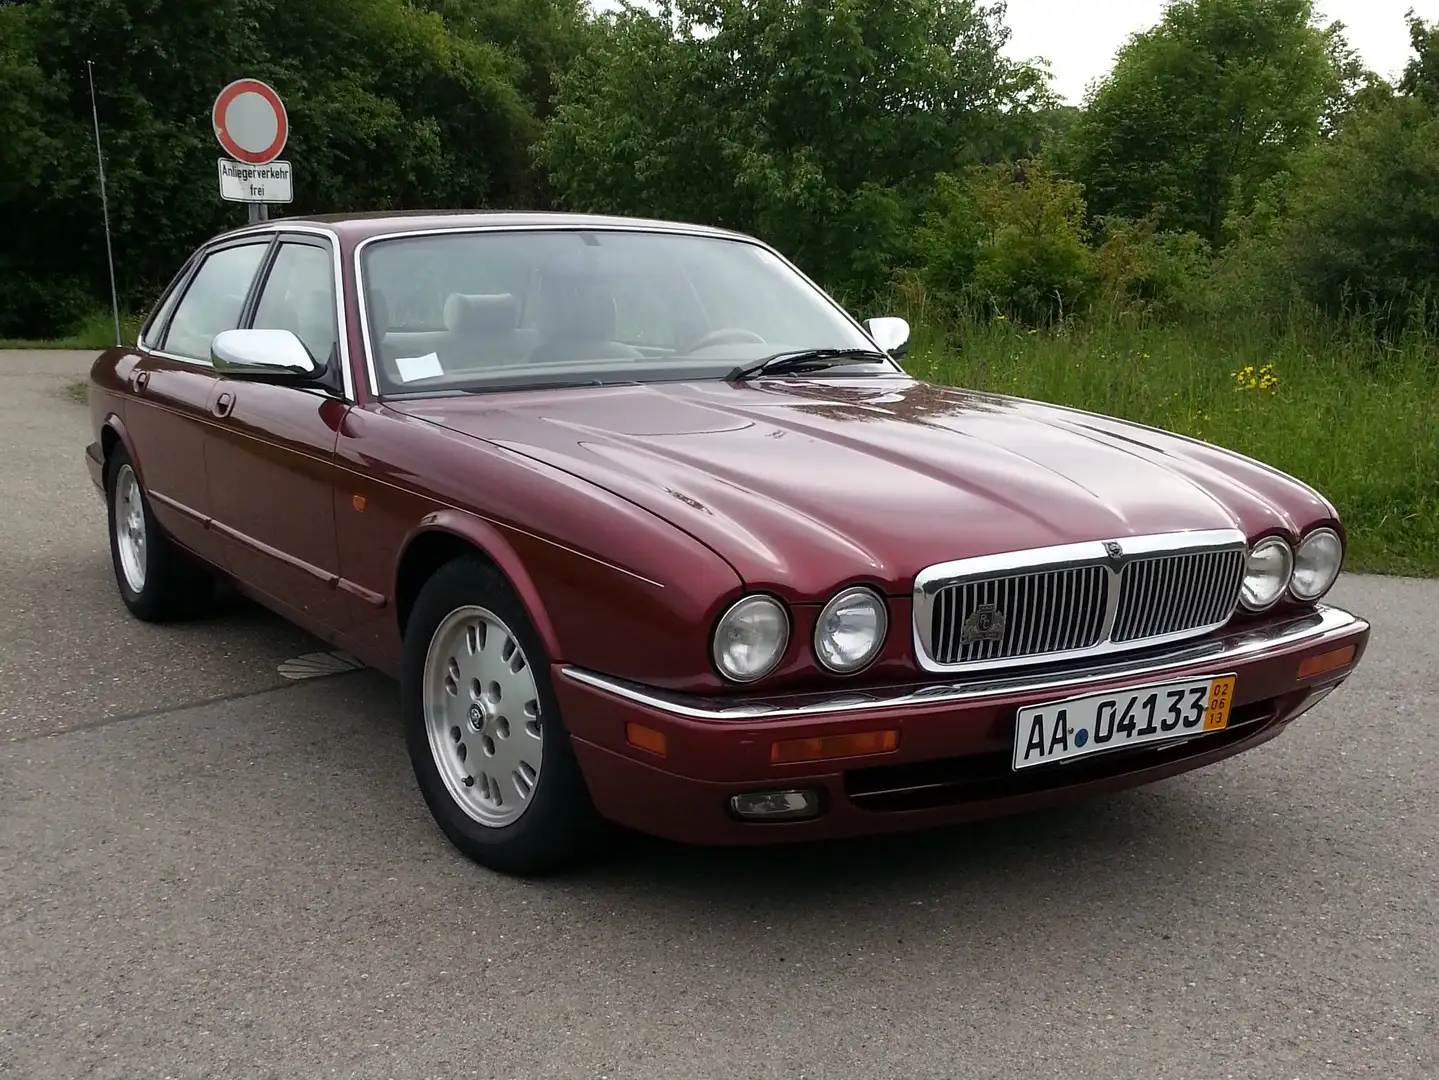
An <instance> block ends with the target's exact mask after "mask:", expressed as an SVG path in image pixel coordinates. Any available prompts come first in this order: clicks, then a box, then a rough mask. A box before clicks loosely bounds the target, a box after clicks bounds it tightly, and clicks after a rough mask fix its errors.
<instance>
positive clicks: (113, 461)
mask: <svg viewBox="0 0 1439 1080" xmlns="http://www.w3.org/2000/svg"><path fill="white" fill-rule="evenodd" d="M125 470H129V472H131V473H133V474H135V483H136V489H137V491H138V492H139V496H140V506H141V510H142V513H143V514H144V520H145V558H144V583H143V584H142V585H141V587H140V588H139V590H136V589H135V588H133V587H132V586H131V584H130V582H129V580H128V578H127V576H126V574H125V569H124V566H123V563H122V560H121V555H120V541H119V533H118V530H117V526H118V524H119V522H118V519H117V517H116V505H115V500H116V487H117V483H118V480H119V478H120V476H121V474H122V473H123V472H124V471H125ZM105 503H106V507H107V517H108V519H109V527H110V563H111V566H112V568H113V569H114V572H115V584H116V585H117V586H119V589H120V598H121V599H122V600H123V601H124V602H125V607H126V608H128V609H129V611H130V614H132V615H134V616H135V617H136V618H137V619H140V620H142V621H144V622H154V623H163V622H173V621H175V620H179V619H188V618H193V617H194V616H196V615H198V614H200V613H201V612H203V611H205V610H207V609H208V607H209V605H210V603H211V601H212V600H213V599H214V596H215V579H214V577H213V576H212V575H211V574H210V573H209V572H208V571H207V570H205V569H204V568H203V567H201V566H200V565H198V564H197V563H196V562H195V561H194V559H193V558H192V557H191V556H190V555H189V553H188V552H185V551H183V550H181V549H180V548H179V547H178V546H177V545H176V544H175V543H174V542H173V541H172V540H171V539H170V538H169V537H168V536H166V535H165V532H164V530H163V529H162V528H161V527H160V523H159V522H158V521H156V520H155V514H154V512H153V511H152V510H151V508H150V497H149V496H148V495H147V494H146V493H145V489H144V485H143V484H141V483H140V479H139V474H138V472H137V470H136V469H135V465H134V463H133V462H132V461H131V460H130V455H129V454H128V453H127V452H126V451H125V448H124V447H123V446H116V447H115V449H114V450H112V451H111V452H110V456H109V457H108V458H107V459H106V461H105Z"/></svg>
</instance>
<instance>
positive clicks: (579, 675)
mask: <svg viewBox="0 0 1439 1080" xmlns="http://www.w3.org/2000/svg"><path fill="white" fill-rule="evenodd" d="M1368 629H1369V623H1368V622H1366V621H1365V620H1363V619H1361V618H1359V617H1358V616H1356V615H1351V614H1350V613H1349V612H1347V611H1344V610H1342V609H1340V608H1336V607H1329V606H1327V605H1323V604H1321V605H1319V606H1318V607H1317V608H1316V609H1315V610H1314V611H1311V612H1307V613H1305V614H1303V615H1298V616H1295V617H1294V618H1291V619H1286V620H1284V621H1283V622H1280V623H1276V624H1274V625H1271V626H1265V627H1258V628H1254V629H1250V630H1243V631H1240V632H1238V633H1236V634H1232V635H1229V636H1227V637H1222V638H1218V639H1215V640H1211V641H1206V642H1201V643H1199V644H1197V645H1188V646H1185V647H1183V648H1179V649H1176V650H1174V651H1172V652H1169V653H1166V654H1163V655H1159V656H1146V657H1142V658H1137V659H1136V658H1131V659H1129V660H1122V661H1118V662H1109V663H1105V664H1101V665H1096V666H1093V667H1086V668H1080V669H1077V670H1070V671H1066V672H1051V673H1049V674H1029V675H1022V676H1008V677H1001V678H995V679H986V680H973V681H969V682H962V683H944V684H940V685H934V686H923V687H919V688H918V689H916V688H914V687H900V688H895V689H885V690H874V691H854V690H851V691H847V692H843V693H838V694H824V695H807V696H806V695H791V696H790V697H788V698H784V697H774V698H767V699H749V700H739V701H736V702H734V703H732V704H727V703H726V702H725V701H724V699H722V698H706V697H699V696H695V695H689V694H675V693H670V692H668V691H664V690H657V689H654V688H653V687H648V686H641V685H638V684H636V683H631V682H627V681H625V680H623V679H615V678H611V677H610V676H608V675H601V674H599V673H598V672H594V671H589V670H586V669H584V668H578V667H573V666H566V667H563V668H561V669H560V674H561V675H562V676H563V677H564V678H566V679H568V680H569V681H571V682H574V683H578V684H580V685H582V686H588V687H591V688H593V689H596V690H600V691H603V692H605V693H607V694H611V695H613V696H615V697H617V698H620V699H622V700H624V701H626V702H628V703H629V704H632V705H638V706H641V707H644V708H647V709H653V710H654V711H656V712H660V713H664V714H666V715H668V716H672V717H677V718H680V719H684V720H701V721H713V722H724V721H731V722H734V721H744V720H786V719H806V718H820V717H829V716H835V715H848V714H852V713H860V712H878V711H881V710H884V711H888V710H893V709H926V710H930V709H933V708H935V707H936V706H949V705H961V704H965V703H969V702H979V701H987V700H993V699H996V698H1008V697H1016V698H1032V697H1033V696H1034V695H1037V694H1050V693H1066V692H1068V691H1070V690H1074V689H1077V688H1082V687H1085V686H1091V685H1094V684H1096V683H1103V682H1113V681H1115V680H1129V679H1148V678H1151V677H1163V676H1165V674H1166V673H1169V672H1174V673H1176V674H1178V673H1180V672H1182V671H1184V670H1186V669H1191V668H1194V667H1196V666H1200V665H1203V666H1215V667H1218V666H1228V665H1230V664H1232V663H1235V662H1239V661H1245V660H1253V659H1257V658H1260V657H1261V656H1262V655H1263V654H1265V653H1267V652H1275V651H1279V650H1285V649H1296V648H1310V647H1314V646H1319V645H1322V644H1324V643H1325V642H1326V641H1327V640H1329V639H1331V638H1337V637H1341V636H1344V635H1348V634H1353V633H1358V632H1363V631H1367V630H1368ZM1348 673H1349V672H1348V669H1341V670H1339V671H1338V672H1337V673H1327V674H1326V676H1320V677H1316V678H1315V679H1314V680H1313V682H1312V683H1309V682H1296V684H1295V685H1296V688H1298V687H1299V686H1308V685H1313V686H1316V687H1323V686H1325V685H1329V684H1333V683H1338V682H1340V681H1342V680H1343V679H1344V678H1346V677H1347V676H1348Z"/></svg>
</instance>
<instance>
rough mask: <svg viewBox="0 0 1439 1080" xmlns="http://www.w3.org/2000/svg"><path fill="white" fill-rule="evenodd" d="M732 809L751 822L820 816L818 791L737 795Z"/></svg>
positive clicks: (762, 792) (764, 792)
mask: <svg viewBox="0 0 1439 1080" xmlns="http://www.w3.org/2000/svg"><path fill="white" fill-rule="evenodd" d="M729 805H730V809H731V810H733V811H734V812H735V814H736V816H738V817H742V818H745V819H746V820H749V821H795V820H797V819H799V818H811V817H816V816H818V814H819V792H817V791H751V792H747V793H746V794H744V795H735V796H734V797H733V798H731V799H730V801H729Z"/></svg>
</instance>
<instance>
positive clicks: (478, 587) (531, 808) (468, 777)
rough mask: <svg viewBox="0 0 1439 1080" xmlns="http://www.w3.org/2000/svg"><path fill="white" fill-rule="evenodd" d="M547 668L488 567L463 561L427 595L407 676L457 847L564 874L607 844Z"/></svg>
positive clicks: (526, 622) (446, 824)
mask: <svg viewBox="0 0 1439 1080" xmlns="http://www.w3.org/2000/svg"><path fill="white" fill-rule="evenodd" d="M548 668H549V662H548V657H547V656H546V655H545V652H544V647H543V645H542V643H541V642H540V640H539V638H538V636H537V635H536V634H535V632H534V629H533V626H532V624H531V622H530V619H529V617H528V615H527V614H526V612H525V610H524V606H523V605H522V604H521V603H520V602H519V600H518V598H517V597H516V596H515V594H514V592H513V590H512V589H511V588H510V587H509V584H508V582H506V581H505V579H504V578H503V576H501V575H500V574H499V573H498V572H497V571H496V570H494V568H492V567H491V566H489V565H488V564H486V563H484V562H482V561H480V560H479V559H477V558H463V559H458V560H456V561H455V562H452V563H450V564H448V565H446V566H444V567H442V568H441V569H439V570H438V571H437V572H436V573H435V574H434V576H433V577H431V578H430V580H429V581H428V582H427V583H426V585H425V587H424V588H423V589H422V590H421V591H420V595H419V597H418V598H417V599H416V601H415V606H414V609H413V610H412V612H411V614H410V618H409V621H408V623H407V625H406V627H405V658H404V670H403V671H402V673H401V680H400V682H401V695H402V698H403V701H404V708H405V716H406V736H407V741H408V743H409V748H410V758H411V761H412V763H413V765H414V768H415V776H416V779H417V780H418V781H419V784H420V790H421V791H422V792H423V794H424V796H425V801H426V802H427V803H428V804H429V807H430V811H431V812H432V813H433V814H434V817H435V820H436V821H437V822H438V823H439V825H440V827H441V828H442V829H443V830H444V832H445V834H446V835H447V836H448V837H449V838H450V840H451V842H453V843H454V844H455V846H456V847H458V848H459V849H460V850H461V851H463V852H464V853H465V854H466V855H468V856H470V857H471V858H473V859H475V860H476V861H478V862H480V863H483V864H485V865H487V866H490V867H493V868H494V869H497V870H504V871H507V872H511V873H534V872H539V871H543V870H549V869H554V868H556V867H558V866H561V865H563V864H565V863H567V862H571V861H573V860H574V859H576V858H578V857H579V856H581V855H583V854H584V853H585V851H586V849H587V848H588V847H589V846H591V845H592V844H593V843H594V841H595V840H596V839H597V831H596V827H595V826H596V820H595V816H594V811H593V809H592V808H591V806H590V803H589V796H588V793H587V792H586V790H585V787H584V781H583V779H582V778H581V776H580V772H579V766H578V764H577V763H576V762H575V759H574V754H573V752H572V751H571V749H570V745H569V735H568V734H567V733H566V732H565V730H564V725H563V724H562V723H561V721H560V717H559V706H558V703H557V702H556V700H555V697H554V693H553V691H552V689H551V687H550V682H549V670H548Z"/></svg>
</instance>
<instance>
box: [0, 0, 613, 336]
mask: <svg viewBox="0 0 1439 1080" xmlns="http://www.w3.org/2000/svg"><path fill="white" fill-rule="evenodd" d="M470 6H471V7H477V5H473V4H472V5H470ZM485 10H486V11H488V12H489V13H490V14H492V15H494V17H495V18H494V21H495V23H496V24H500V23H503V24H504V25H505V26H507V27H508V28H509V29H508V34H509V39H510V41H511V42H512V44H514V46H515V47H514V48H509V47H506V46H504V45H502V44H497V43H496V42H495V41H492V40H489V39H487V37H486V36H485V35H484V33H481V32H479V31H475V32H470V31H469V30H468V29H463V28H462V29H456V28H455V27H454V26H452V25H451V24H450V23H447V22H446V19H445V18H444V17H443V16H442V15H441V14H438V13H436V12H433V11H428V10H425V9H422V8H417V7H415V6H413V5H412V4H410V3H408V2H406V0H306V2H305V3H303V4H295V3H288V2H285V0H212V2H210V3H205V4H195V3H193V2H191V0H30V2H29V3H26V4H23V5H20V4H12V5H6V6H4V7H0V42H3V43H4V44H3V45H0V91H3V92H0V103H3V104H0V138H3V140H4V145H5V146H6V147H7V154H6V157H7V162H8V159H9V158H10V154H9V152H8V148H9V147H12V146H14V147H18V148H19V149H20V153H19V154H17V155H16V158H17V160H19V161H20V162H23V165H22V167H21V168H20V170H19V171H18V172H16V173H10V171H9V169H8V168H7V170H6V171H7V173H9V175H8V176H7V177H6V178H5V179H3V180H0V184H3V185H4V186H0V230H3V231H4V233H5V235H6V236H7V237H9V238H10V243H9V244H8V245H7V247H6V252H5V255H4V256H3V257H0V294H3V295H6V296H7V297H9V298H17V299H12V300H10V302H8V303H7V304H6V305H5V306H4V307H3V308H0V335H11V334H14V335H18V334H46V333H55V332H60V331H63V330H64V329H66V325H67V324H68V322H70V321H72V319H73V316H74V314H75V310H74V309H75V306H76V305H75V304H74V303H72V302H70V299H69V298H71V297H73V296H77V295H78V296H84V295H86V294H88V295H90V296H103V295H106V293H107V292H108V286H107V285H106V284H105V282H106V271H105V262H104V236H103V232H102V228H101V226H102V222H101V215H100V210H101V208H100V200H99V191H98V183H97V178H96V166H95V145H94V141H93V139H94V136H93V132H92V130H91V125H90V120H91V115H90V112H91V110H90V97H89V84H88V80H87V77H86V66H85V61H86V60H87V59H91V58H93V59H94V60H95V69H94V70H95V79H96V90H97V98H98V106H99V113H100V120H101V123H102V128H103V142H104V150H105V162H106V180H107V187H108V192H109V199H110V209H111V218H112V223H113V225H114V228H115V233H116V245H115V247H116V259H117V262H118V264H119V275H120V288H121V290H122V296H123V299H124V300H125V301H126V302H127V304H128V305H130V306H135V307H139V306H143V305H145V304H147V303H149V301H150V299H151V298H152V297H153V295H154V294H155V291H156V290H157V289H158V288H159V287H161V286H162V285H163V283H164V282H165V281H166V280H167V279H168V277H169V275H170V274H171V273H172V272H173V271H174V269H175V266H176V264H177V260H178V259H179V258H180V257H181V255H182V253H183V252H185V251H187V250H188V249H189V248H191V247H192V246H193V245H194V244H195V243H196V242H198V241H199V240H201V239H203V238H204V237H205V236H207V235H210V234H212V233H214V232H216V231H218V230H220V229H222V228H224V227H225V226H226V225H227V224H235V223H237V217H236V215H237V210H238V208H237V207H235V206H233V205H227V204H225V203H222V202H221V201H220V200H219V198H218V195H217V193H216V190H215V179H214V177H215V161H216V159H217V158H218V157H220V156H221V152H220V150H219V147H217V146H216V145H215V141H214V137H213V135H212V133H211V131H210V123H209V110H210V104H211V102H212V101H213V100H214V97H215V95H216V94H217V93H218V92H219V90H220V89H221V88H222V87H223V86H225V85H226V84H227V83H229V82H230V81H232V80H233V79H236V78H239V77H241V76H245V75H251V76H255V77H258V78H262V79H265V80H266V81H268V82H270V83H271V84H272V85H273V86H275V87H276V89H277V90H278V91H279V92H280V94H281V96H282V97H283V98H284V99H285V101H286V107H287V110H288V111H289V114H290V124H291V138H290V142H289V145H288V146H287V148H286V156H287V158H289V159H292V160H293V161H294V162H295V170H296V174H297V182H296V202H295V204H294V205H293V207H291V209H292V211H294V212H308V211H315V210H325V211H333V210H346V209H377V208H396V209H403V208H409V207H421V206H434V205H440V206H445V205H456V204H470V205H486V204H489V203H504V204H509V205H524V204H526V203H530V202H534V201H536V200H537V199H538V197H539V192H538V187H537V178H536V176H535V175H534V172H533V169H532V167H531V162H530V153H529V148H530V146H531V145H532V144H533V142H534V141H535V139H536V138H537V137H538V130H539V129H538V123H539V121H538V115H539V112H540V111H541V109H542V107H543V102H542V101H536V100H535V99H534V98H533V97H531V96H527V95H529V94H533V93H537V92H547V91H545V90H544V89H543V88H544V87H545V86H546V85H547V84H546V79H547V75H541V74H537V71H538V68H539V66H542V65H543V64H544V63H545V62H546V61H547V59H548V57H549V56H550V55H551V54H550V53H549V52H547V51H546V50H551V49H552V50H553V54H554V55H556V56H566V55H569V54H571V53H573V51H574V50H575V49H576V48H577V46H576V45H575V43H574V40H575V35H576V34H577V33H579V32H580V30H581V29H582V28H583V25H584V24H583V23H582V22H580V21H579V19H580V17H579V14H578V13H577V12H576V10H575V8H574V6H573V5H569V6H567V5H565V4H562V3H558V2H556V3H550V4H541V3H538V2H537V3H536V4H535V5H534V6H533V7H529V6H527V5H522V4H519V3H518V0H513V2H511V3H510V4H509V5H508V6H507V7H504V8H501V7H500V6H498V5H490V6H489V7H488V8H486V9H485ZM525 12H530V13H532V14H534V15H535V16H536V19H535V21H534V23H533V25H531V26H530V27H529V28H528V30H527V29H526V28H525V27H524V26H523V25H522V24H521V23H520V21H519V18H520V16H521V15H522V14H524V13H525ZM455 17H456V18H458V16H455ZM506 19H508V22H506V21H505V20H506ZM566 19H569V20H571V23H572V24H573V25H571V23H567V22H566ZM529 31H533V33H530V32H529ZM487 32H488V31H487ZM521 46H522V47H521ZM537 88H539V89H538V90H537ZM36 223H43V226H42V227H36Z"/></svg>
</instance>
